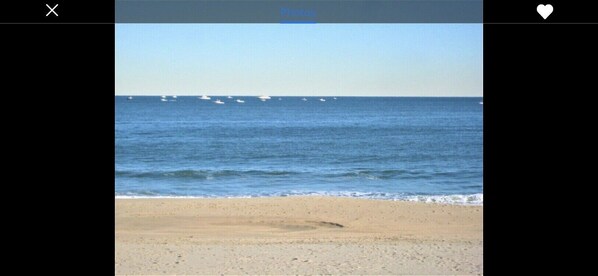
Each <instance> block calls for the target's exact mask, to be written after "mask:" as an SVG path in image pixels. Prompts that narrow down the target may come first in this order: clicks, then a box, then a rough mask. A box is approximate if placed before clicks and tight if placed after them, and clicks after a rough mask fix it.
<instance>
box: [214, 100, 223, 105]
mask: <svg viewBox="0 0 598 276" xmlns="http://www.w3.org/2000/svg"><path fill="white" fill-rule="evenodd" d="M214 103H215V104H224V102H223V101H221V100H220V99H218V100H215V101H214Z"/></svg>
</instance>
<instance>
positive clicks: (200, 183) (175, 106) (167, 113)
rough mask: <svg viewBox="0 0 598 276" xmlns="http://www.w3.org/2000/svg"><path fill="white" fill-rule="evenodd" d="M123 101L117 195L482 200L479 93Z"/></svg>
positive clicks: (117, 127)
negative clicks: (470, 95)
mask: <svg viewBox="0 0 598 276" xmlns="http://www.w3.org/2000/svg"><path fill="white" fill-rule="evenodd" d="M239 98H241V99H243V100H245V103H244V104H241V103H237V102H234V100H236V99H237V97H235V98H233V99H227V98H226V97H212V101H214V100H216V99H220V100H222V101H224V102H225V104H223V105H218V104H214V103H213V102H212V101H205V100H200V99H198V98H197V97H178V98H177V99H176V100H174V99H172V98H171V97H168V101H167V102H163V101H161V100H160V97H134V98H133V99H132V100H127V97H120V96H117V97H116V122H115V131H116V133H115V135H116V146H115V152H116V161H115V162H116V164H115V166H116V171H115V175H116V176H115V189H116V196H119V197H136V196H140V197H154V196H157V197H171V196H173V197H178V196H181V197H254V196H289V195H333V196H352V197H368V198H380V199H402V200H418V201H431V202H447V203H464V204H482V203H483V194H482V192H483V186H482V184H483V183H482V176H483V170H482V148H483V145H482V134H483V125H482V119H483V113H482V110H483V105H480V104H479V103H480V101H481V100H482V99H481V98H402V97H401V98H381V97H338V98H337V100H334V99H333V98H332V97H325V99H326V101H325V102H321V101H319V97H318V98H314V97H307V99H308V101H302V100H301V99H302V98H303V97H282V98H280V100H279V98H278V97H273V98H272V100H269V101H265V102H262V101H260V100H259V99H257V98H255V97H239Z"/></svg>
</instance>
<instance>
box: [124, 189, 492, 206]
mask: <svg viewBox="0 0 598 276" xmlns="http://www.w3.org/2000/svg"><path fill="white" fill-rule="evenodd" d="M292 196H333V197H349V198H363V199H378V200H393V201H410V202H424V203H436V204H451V205H476V206H481V205H483V204H484V194H481V193H478V194H453V195H409V194H404V193H383V192H369V193H368V192H351V191H344V192H299V191H290V192H271V193H258V194H247V195H230V196H222V195H163V194H153V193H148V192H141V193H132V192H127V193H123V194H116V195H115V197H116V198H256V197H292Z"/></svg>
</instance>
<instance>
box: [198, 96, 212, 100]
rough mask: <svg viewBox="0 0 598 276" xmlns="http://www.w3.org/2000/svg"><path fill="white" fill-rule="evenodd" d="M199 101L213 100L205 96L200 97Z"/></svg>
mask: <svg viewBox="0 0 598 276" xmlns="http://www.w3.org/2000/svg"><path fill="white" fill-rule="evenodd" d="M199 99H200V100H211V99H212V98H210V97H208V96H206V95H203V96H201V97H199Z"/></svg>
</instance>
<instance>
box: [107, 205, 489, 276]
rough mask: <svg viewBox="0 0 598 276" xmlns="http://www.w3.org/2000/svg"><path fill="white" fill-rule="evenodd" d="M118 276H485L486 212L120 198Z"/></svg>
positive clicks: (463, 208) (458, 208) (450, 207)
mask: <svg viewBox="0 0 598 276" xmlns="http://www.w3.org/2000/svg"><path fill="white" fill-rule="evenodd" d="M115 207H116V213H115V226H116V229H115V236H116V238H115V243H116V244H115V245H116V259H115V267H116V274H322V273H324V274H326V273H333V274H480V273H482V271H483V262H482V258H483V255H482V254H483V253H482V252H483V250H482V249H483V206H477V205H454V204H440V203H433V204H429V203H423V202H409V201H392V200H378V199H367V198H345V197H323V196H288V197H256V198H192V199H189V198H135V199H130V198H127V199H123V198H116V199H115Z"/></svg>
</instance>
